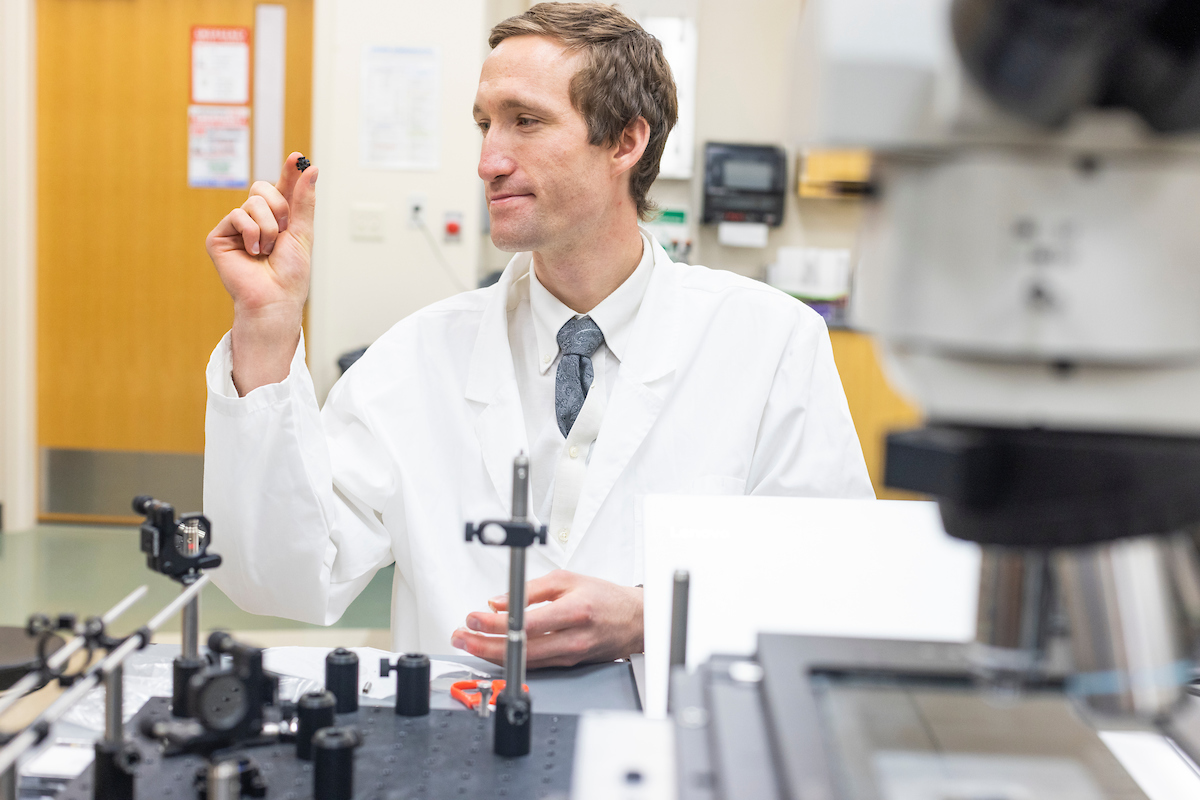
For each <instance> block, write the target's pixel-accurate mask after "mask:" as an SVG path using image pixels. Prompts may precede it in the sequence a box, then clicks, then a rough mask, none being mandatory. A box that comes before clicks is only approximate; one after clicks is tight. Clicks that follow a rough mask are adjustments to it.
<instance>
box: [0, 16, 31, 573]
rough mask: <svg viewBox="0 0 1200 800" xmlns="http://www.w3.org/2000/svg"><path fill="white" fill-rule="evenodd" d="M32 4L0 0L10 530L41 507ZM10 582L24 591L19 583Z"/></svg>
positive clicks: (0, 225)
mask: <svg viewBox="0 0 1200 800" xmlns="http://www.w3.org/2000/svg"><path fill="white" fill-rule="evenodd" d="M35 5H36V4H35V3H34V2H33V0H5V2H2V3H0V171H2V172H3V175H4V180H3V181H2V182H0V503H3V504H4V526H5V527H6V528H7V529H8V530H22V529H28V528H32V527H33V525H34V523H35V513H36V508H37V503H36V499H37V498H36V455H35V453H36V450H35V440H34V436H35V434H36V431H37V424H36V408H37V405H36V394H35V361H36V359H35V351H34V346H35V345H34V313H35V299H34V290H35V272H34V264H35V252H34V243H35V240H34V227H33V226H34V211H33V209H34V207H35V203H34V172H33V166H32V165H33V164H34V163H35V160H34V149H35V147H34V145H35V141H36V140H35V138H34V116H33V109H34V89H35V84H34V53H33V42H34V14H35ZM5 588H6V589H9V587H5ZM12 590H13V591H16V593H17V596H19V595H20V592H21V588H20V586H19V585H18V586H17V587H12Z"/></svg>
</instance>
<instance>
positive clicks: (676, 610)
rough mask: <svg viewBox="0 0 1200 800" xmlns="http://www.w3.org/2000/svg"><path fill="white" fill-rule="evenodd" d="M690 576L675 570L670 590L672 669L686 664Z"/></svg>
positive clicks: (670, 662) (682, 571) (680, 570)
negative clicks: (673, 581)
mask: <svg viewBox="0 0 1200 800" xmlns="http://www.w3.org/2000/svg"><path fill="white" fill-rule="evenodd" d="M690 582H691V576H690V575H689V574H688V571H687V570H686V569H677V570H675V583H674V586H673V587H672V590H671V657H670V661H669V662H668V663H669V664H670V665H671V666H672V667H681V666H684V664H685V663H686V662H687V624H688V587H689V585H690Z"/></svg>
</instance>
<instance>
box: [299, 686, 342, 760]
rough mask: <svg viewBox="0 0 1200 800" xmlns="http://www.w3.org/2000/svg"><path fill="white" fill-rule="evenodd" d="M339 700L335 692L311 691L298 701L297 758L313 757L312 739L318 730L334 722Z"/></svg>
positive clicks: (307, 758)
mask: <svg viewBox="0 0 1200 800" xmlns="http://www.w3.org/2000/svg"><path fill="white" fill-rule="evenodd" d="M336 709H337V700H336V699H335V698H334V696H333V692H329V691H325V692H309V693H308V694H306V695H304V696H302V697H301V698H300V699H299V701H297V702H296V717H297V724H296V758H299V759H302V760H304V761H309V760H310V759H312V740H313V736H314V735H315V734H316V732H317V731H319V730H321V729H322V728H328V727H330V726H332V725H333V723H334V713H335V711H336Z"/></svg>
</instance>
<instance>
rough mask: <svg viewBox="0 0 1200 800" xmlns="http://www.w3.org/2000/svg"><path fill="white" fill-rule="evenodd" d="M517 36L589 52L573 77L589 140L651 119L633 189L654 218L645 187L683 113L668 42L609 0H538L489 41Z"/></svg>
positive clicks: (605, 142) (574, 101) (612, 138)
mask: <svg viewBox="0 0 1200 800" xmlns="http://www.w3.org/2000/svg"><path fill="white" fill-rule="evenodd" d="M513 36H547V37H549V38H551V39H554V40H556V41H558V42H560V43H562V45H563V46H564V47H566V48H567V50H577V51H580V52H582V53H583V54H584V62H583V66H581V67H580V68H579V71H578V72H576V73H575V76H574V77H573V78H571V105H573V106H574V107H575V110H576V111H578V112H579V113H580V114H582V115H583V118H584V120H585V121H586V122H587V126H588V141H589V142H590V143H591V144H593V145H601V146H605V147H611V146H612V145H614V144H616V143H617V141H618V140H619V139H620V137H621V134H622V132H624V130H625V128H626V126H628V125H629V123H631V122H633V121H634V120H636V119H637V118H638V117H642V118H644V119H645V120H646V123H647V124H648V125H649V126H650V140H649V141H648V142H647V143H646V151H645V152H644V153H643V154H642V157H641V160H639V161H638V163H637V164H636V165H634V168H633V170H632V172H631V173H630V175H629V195H630V197H631V198H632V199H633V202H634V205H635V207H636V208H637V213H638V217H640V218H641V219H643V220H644V219H648V218H649V216H650V214H651V213H652V212H653V211H654V210H655V207H654V204H653V203H652V202H650V200H649V198H647V197H646V193H647V192H648V191H649V190H650V184H652V183H654V179H655V178H657V177H658V164H659V162H660V161H661V160H662V154H663V149H664V148H665V147H666V144H667V134H669V133H670V132H671V129H672V128H673V127H675V120H676V118H677V117H678V116H679V102H678V100H677V99H676V97H675V80H674V78H672V77H671V67H670V66H669V65H668V64H667V59H666V58H665V57H664V56H663V51H662V44H660V43H659V41H658V40H657V39H655V38H654V37H653V36H651V35H650V34H648V33H646V31H644V30H643V29H642V26H641V25H638V24H637V22H635V21H634V20H632V19H630V18H629V17H628V16H626V15H625V14H624V13H622V12H621V11H619V10H617V8H616V7H614V6H611V5H608V4H607V3H538V4H537V5H535V6H533V7H532V8H530V9H529V10H528V11H526V12H525V13H524V14H521V15H519V16H516V17H509V18H508V19H506V20H504V21H503V22H501V23H500V24H499V25H497V26H496V27H494V28H492V34H491V36H489V37H488V44H489V45H490V46H491V47H495V46H496V45H498V44H500V43H501V42H502V41H504V40H505V39H508V38H511V37H513Z"/></svg>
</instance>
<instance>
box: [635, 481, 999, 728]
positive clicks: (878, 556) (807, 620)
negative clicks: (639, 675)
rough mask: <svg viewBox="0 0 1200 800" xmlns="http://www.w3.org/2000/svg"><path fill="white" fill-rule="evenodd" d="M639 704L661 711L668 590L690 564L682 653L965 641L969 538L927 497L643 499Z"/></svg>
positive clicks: (970, 630) (970, 596) (970, 594)
mask: <svg viewBox="0 0 1200 800" xmlns="http://www.w3.org/2000/svg"><path fill="white" fill-rule="evenodd" d="M643 511H644V513H643V517H642V519H643V520H644V529H643V536H644V541H645V565H646V569H645V575H644V584H645V612H644V613H645V645H646V706H645V708H646V713H647V714H648V715H659V716H661V715H662V714H665V713H666V702H667V661H668V651H669V645H670V627H671V591H672V586H673V577H674V574H675V570H677V569H685V570H688V571H689V572H690V574H691V585H690V598H689V602H688V642H687V663H688V666H689V668H691V667H694V666H696V665H697V664H700V663H703V662H704V661H705V660H707V659H708V657H709V656H710V655H712V654H713V653H728V654H734V655H740V654H745V655H749V654H751V653H753V652H754V651H755V648H756V642H757V635H758V634H759V633H760V632H770V633H805V634H813V635H820V636H854V637H864V638H872V639H909V640H930V641H950V642H954V641H968V640H970V639H972V638H974V636H975V611H976V606H977V604H978V591H979V548H978V547H977V546H976V545H974V544H971V543H969V542H964V541H961V540H958V539H953V538H951V537H950V536H948V535H947V534H946V532H945V531H944V530H943V528H942V523H941V518H940V516H939V515H938V510H937V504H936V503H927V502H917V501H901V500H829V499H817V498H799V497H671V496H657V497H647V498H646V500H645V506H644V509H643Z"/></svg>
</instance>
